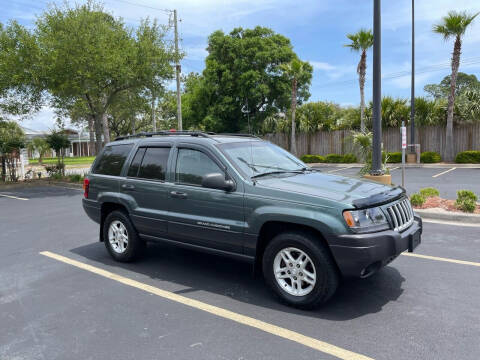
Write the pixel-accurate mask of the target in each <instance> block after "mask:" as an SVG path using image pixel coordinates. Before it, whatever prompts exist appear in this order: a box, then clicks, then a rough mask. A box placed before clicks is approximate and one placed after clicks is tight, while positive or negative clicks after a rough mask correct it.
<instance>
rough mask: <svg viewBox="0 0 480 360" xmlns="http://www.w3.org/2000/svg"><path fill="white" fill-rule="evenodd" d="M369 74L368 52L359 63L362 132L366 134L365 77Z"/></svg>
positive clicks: (364, 53)
mask: <svg viewBox="0 0 480 360" xmlns="http://www.w3.org/2000/svg"><path fill="white" fill-rule="evenodd" d="M366 72H367V52H366V50H363V51H362V56H361V57H360V62H359V63H358V67H357V73H358V83H359V85H360V130H361V131H362V132H365V76H366Z"/></svg>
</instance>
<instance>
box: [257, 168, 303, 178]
mask: <svg viewBox="0 0 480 360" xmlns="http://www.w3.org/2000/svg"><path fill="white" fill-rule="evenodd" d="M287 173H294V174H302V173H303V171H302V170H278V171H267V172H264V173H261V174H257V175H253V176H252V177H251V179H256V178H259V177H262V176H267V175H275V174H287Z"/></svg>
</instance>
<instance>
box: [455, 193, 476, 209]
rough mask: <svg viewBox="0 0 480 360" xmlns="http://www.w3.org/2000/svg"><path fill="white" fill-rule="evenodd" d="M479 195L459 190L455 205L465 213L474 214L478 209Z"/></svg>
mask: <svg viewBox="0 0 480 360" xmlns="http://www.w3.org/2000/svg"><path fill="white" fill-rule="evenodd" d="M477 200H478V198H477V195H475V193H474V192H473V191H470V190H458V191H457V201H456V202H455V205H457V207H458V208H459V209H460V210H462V211H465V212H474V211H475V209H476V208H477Z"/></svg>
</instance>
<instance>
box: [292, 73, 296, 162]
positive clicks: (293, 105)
mask: <svg viewBox="0 0 480 360" xmlns="http://www.w3.org/2000/svg"><path fill="white" fill-rule="evenodd" d="M296 110H297V79H293V80H292V140H291V142H290V152H291V153H292V154H293V155H297V141H296V138H295V111H296Z"/></svg>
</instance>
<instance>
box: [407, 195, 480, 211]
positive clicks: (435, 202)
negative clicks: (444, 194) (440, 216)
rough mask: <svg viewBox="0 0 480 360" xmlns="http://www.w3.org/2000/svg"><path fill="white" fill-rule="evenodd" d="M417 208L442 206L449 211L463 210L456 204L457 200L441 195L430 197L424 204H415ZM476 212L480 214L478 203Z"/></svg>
mask: <svg viewBox="0 0 480 360" xmlns="http://www.w3.org/2000/svg"><path fill="white" fill-rule="evenodd" d="M414 208H416V209H431V208H441V209H444V210H447V211H455V212H463V211H462V210H460V209H458V208H457V206H456V205H455V200H447V199H442V198H441V197H439V196H433V197H429V198H427V199H426V200H425V203H424V204H423V205H422V206H414ZM474 214H480V205H477V209H476V210H475V211H474Z"/></svg>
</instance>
